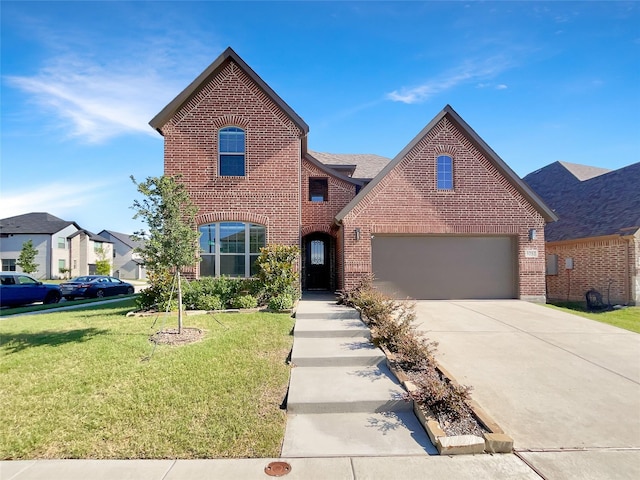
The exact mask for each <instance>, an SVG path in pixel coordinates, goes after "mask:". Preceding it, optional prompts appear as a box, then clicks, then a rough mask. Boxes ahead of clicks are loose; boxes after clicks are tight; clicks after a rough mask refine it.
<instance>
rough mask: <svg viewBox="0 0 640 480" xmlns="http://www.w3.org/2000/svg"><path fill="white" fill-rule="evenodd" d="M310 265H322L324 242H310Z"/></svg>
mask: <svg viewBox="0 0 640 480" xmlns="http://www.w3.org/2000/svg"><path fill="white" fill-rule="evenodd" d="M311 265H324V242H323V241H322V240H313V241H312V242H311Z"/></svg>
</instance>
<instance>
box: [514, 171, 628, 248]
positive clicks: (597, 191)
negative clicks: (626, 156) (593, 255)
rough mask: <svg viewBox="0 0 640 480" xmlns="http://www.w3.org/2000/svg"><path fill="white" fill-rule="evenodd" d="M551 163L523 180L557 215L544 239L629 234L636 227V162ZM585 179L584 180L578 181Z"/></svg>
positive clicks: (556, 239) (553, 239)
mask: <svg viewBox="0 0 640 480" xmlns="http://www.w3.org/2000/svg"><path fill="white" fill-rule="evenodd" d="M577 167H584V168H576V164H567V163H566V162H554V163H552V164H550V165H547V166H546V167H544V168H541V169H540V170H536V171H535V172H533V173H530V174H529V175H527V176H526V177H524V180H525V181H526V182H527V183H528V184H529V185H530V186H531V188H533V189H534V190H535V191H536V192H537V193H538V195H540V196H541V197H542V198H543V199H544V201H545V202H546V203H547V204H548V205H549V206H550V207H551V208H552V209H553V210H554V211H555V212H556V213H557V214H558V216H559V217H560V219H559V220H558V221H557V222H555V223H553V224H550V225H547V226H546V228H545V236H546V239H547V241H550V242H555V241H560V240H571V239H576V238H589V237H600V236H605V235H616V234H627V235H628V234H633V233H634V232H636V231H637V230H638V229H639V228H640V187H639V185H640V163H634V164H632V165H629V166H627V167H623V168H620V169H618V170H613V171H611V170H606V169H598V168H596V167H588V166H585V165H583V166H579V165H578V166H577ZM581 178H585V180H581Z"/></svg>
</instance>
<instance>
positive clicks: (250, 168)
mask: <svg viewBox="0 0 640 480" xmlns="http://www.w3.org/2000/svg"><path fill="white" fill-rule="evenodd" d="M229 125H234V126H239V127H241V128H243V129H245V131H246V172H245V173H246V175H245V177H219V176H218V158H217V153H218V152H217V147H218V130H219V129H220V128H222V127H224V126H229ZM163 133H164V137H165V153H164V160H165V168H164V171H165V174H166V175H177V174H181V175H182V176H183V181H184V183H185V184H186V185H187V187H188V189H189V192H190V194H191V197H192V199H193V201H194V202H195V204H196V205H197V206H198V208H199V213H198V217H197V219H198V224H205V223H210V222H215V221H225V220H227V221H233V220H237V221H250V222H255V223H259V224H262V225H265V226H266V227H267V243H279V244H285V245H299V243H300V230H301V208H300V190H301V184H300V180H299V179H300V157H301V141H300V137H301V135H302V132H301V131H300V129H299V128H298V127H297V126H296V125H295V124H294V123H293V122H292V121H291V120H290V119H289V117H287V116H286V115H285V114H284V113H283V112H282V111H281V110H280V109H279V108H278V107H277V105H276V104H275V103H274V102H273V101H271V99H270V98H269V97H268V96H267V95H265V94H264V92H263V91H262V90H260V89H259V88H258V87H257V86H256V84H255V83H254V82H253V81H252V80H251V79H250V78H249V77H248V76H247V75H245V74H244V72H243V71H242V70H241V69H240V68H239V67H238V66H237V65H236V64H235V63H234V62H232V61H229V63H228V64H227V65H226V66H225V67H224V68H223V69H222V70H221V71H220V73H219V74H218V75H217V76H216V77H215V78H214V79H212V80H211V81H210V82H209V84H208V85H206V86H205V87H204V88H203V89H202V90H201V91H200V92H199V93H198V94H197V95H196V96H195V97H194V98H192V99H191V100H190V101H189V102H188V103H187V104H186V105H185V106H184V107H183V108H182V109H181V110H179V111H178V112H177V113H176V114H175V115H174V117H173V118H172V120H171V121H170V122H169V123H168V124H167V125H165V126H164V127H163Z"/></svg>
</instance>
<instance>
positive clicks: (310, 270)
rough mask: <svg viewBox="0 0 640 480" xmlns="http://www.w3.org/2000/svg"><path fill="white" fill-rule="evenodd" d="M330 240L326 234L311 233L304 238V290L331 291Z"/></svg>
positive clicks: (329, 236)
mask: <svg viewBox="0 0 640 480" xmlns="http://www.w3.org/2000/svg"><path fill="white" fill-rule="evenodd" d="M332 240H333V239H332V238H331V235H327V234H326V233H312V234H310V235H307V236H306V237H304V250H305V252H304V253H305V255H304V288H305V289H307V290H329V289H331V287H332V285H331V271H332V261H331V252H332V248H331V245H332Z"/></svg>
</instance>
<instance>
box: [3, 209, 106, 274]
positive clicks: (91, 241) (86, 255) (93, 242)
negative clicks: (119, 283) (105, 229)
mask: <svg viewBox="0 0 640 480" xmlns="http://www.w3.org/2000/svg"><path fill="white" fill-rule="evenodd" d="M28 240H31V241H32V242H33V246H34V248H35V249H36V250H38V255H37V256H36V258H35V263H37V264H38V270H37V271H36V272H35V273H34V274H33V275H34V276H35V277H36V278H39V279H48V278H51V279H53V278H65V277H66V276H69V275H70V276H72V277H75V276H79V275H87V274H91V273H95V263H96V260H99V259H100V257H101V255H103V256H104V257H105V259H107V260H110V259H111V255H112V254H111V251H112V244H111V242H109V241H108V240H107V239H106V238H102V237H100V236H98V235H96V234H94V233H91V232H89V231H88V230H85V229H83V228H81V227H80V226H79V225H78V224H77V223H76V222H69V221H66V220H62V219H61V218H58V217H55V216H53V215H51V214H49V213H44V212H35V213H27V214H24V215H17V216H15V217H9V218H3V219H2V220H0V257H1V258H2V271H18V272H19V271H20V267H19V266H18V265H17V260H18V257H19V256H20V252H21V250H22V245H23V244H24V243H25V242H26V241H28ZM101 252H104V253H101ZM61 270H62V271H65V270H68V271H69V272H68V273H62V272H61Z"/></svg>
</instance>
